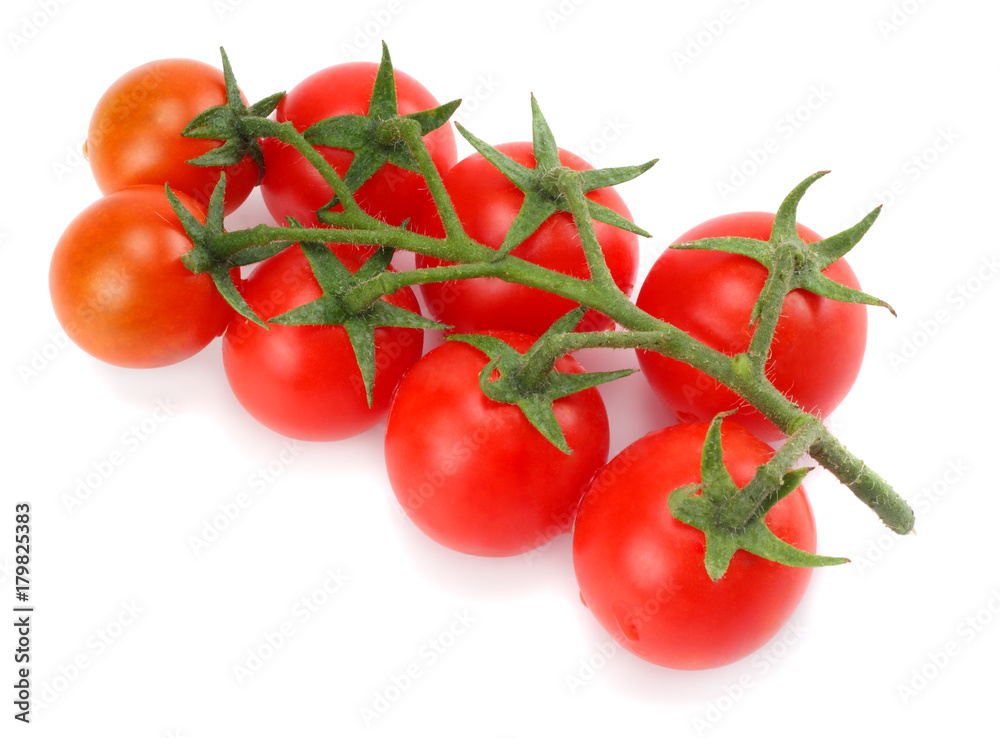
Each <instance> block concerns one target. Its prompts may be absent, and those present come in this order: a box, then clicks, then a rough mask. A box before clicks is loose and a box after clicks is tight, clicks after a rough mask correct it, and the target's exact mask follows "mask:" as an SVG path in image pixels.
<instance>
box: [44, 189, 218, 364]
mask: <svg viewBox="0 0 1000 738" xmlns="http://www.w3.org/2000/svg"><path fill="white" fill-rule="evenodd" d="M177 196H178V198H180V200H181V202H182V203H183V204H184V205H185V206H186V207H187V208H188V209H189V210H190V211H191V212H192V213H194V214H195V215H196V216H197V217H198V218H199V219H201V220H202V221H204V219H205V216H204V213H203V211H202V210H201V208H200V206H199V205H198V203H196V202H195V201H194V200H193V199H192V198H190V197H188V196H187V195H185V194H184V193H182V192H178V193H177ZM191 247H192V246H191V242H190V241H189V240H188V237H187V234H186V233H185V232H184V228H183V226H182V225H181V223H180V221H179V220H178V219H177V216H176V215H175V214H174V211H173V208H171V207H170V203H169V202H168V201H167V197H166V194H165V193H164V190H163V188H162V187H160V186H154V185H138V186H135V187H127V188H125V189H123V190H119V191H117V192H113V193H111V194H110V195H105V196H104V197H103V198H101V199H100V200H98V201H97V202H95V203H93V204H92V205H90V206H89V207H87V208H86V209H85V210H84V211H83V212H81V213H80V214H79V215H78V216H77V217H76V218H75V219H74V220H73V221H72V222H71V223H70V224H69V226H68V227H67V228H66V230H65V232H64V233H63V235H62V237H61V238H60V239H59V243H58V244H56V248H55V251H54V253H53V255H52V262H51V265H50V269H49V290H50V292H51V296H52V305H53V307H54V308H55V312H56V317H57V318H58V319H59V322H60V323H61V324H62V326H63V328H64V329H65V330H66V334H67V335H68V336H69V337H70V338H71V339H72V340H73V342H74V343H76V344H77V345H78V346H80V348H82V349H83V350H84V351H86V352H87V353H89V354H91V355H93V356H95V357H97V358H98V359H101V360H102V361H106V362H108V363H110V364H116V365H119V366H126V367H156V366H165V365H167V364H173V363H175V362H178V361H181V360H182V359H186V358H188V357H189V356H191V355H193V354H195V353H197V352H198V351H200V350H201V349H202V348H204V347H205V346H207V345H208V344H209V342H211V340H212V339H213V338H215V337H216V336H218V335H220V334H221V333H222V331H223V330H225V327H226V325H227V324H228V323H229V321H230V319H231V318H232V316H233V310H232V308H230V307H229V305H228V304H227V303H226V301H225V300H223V299H222V297H221V296H220V295H219V293H218V291H217V290H216V289H215V285H214V284H213V282H212V278H211V277H209V276H208V275H207V274H193V273H192V272H190V271H188V269H187V267H185V266H184V264H183V263H182V262H181V260H180V257H181V256H182V255H183V254H184V253H185V252H187V251H189V250H190V249H191Z"/></svg>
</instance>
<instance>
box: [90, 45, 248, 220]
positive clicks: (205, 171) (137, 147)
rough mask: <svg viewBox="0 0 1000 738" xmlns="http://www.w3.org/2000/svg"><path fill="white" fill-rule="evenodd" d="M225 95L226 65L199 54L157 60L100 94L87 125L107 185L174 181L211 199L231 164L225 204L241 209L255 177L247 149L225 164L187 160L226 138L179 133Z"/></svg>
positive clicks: (93, 158)
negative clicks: (220, 66)
mask: <svg viewBox="0 0 1000 738" xmlns="http://www.w3.org/2000/svg"><path fill="white" fill-rule="evenodd" d="M225 102H226V83H225V80H224V79H223V75H222V70H220V69H217V68H216V67H213V66H211V65H209V64H205V63H203V62H200V61H195V60H193V59H163V60H160V61H153V62H149V63H148V64H143V65H142V66H140V67H136V68H135V69H133V70H131V71H130V72H127V73H126V74H124V75H123V76H122V77H121V78H119V79H118V80H117V81H115V82H114V83H113V84H112V85H111V87H109V88H108V90H107V91H106V92H105V93H104V95H103V96H102V97H101V99H100V100H99V101H98V103H97V106H96V108H95V109H94V113H93V116H92V117H91V120H90V128H89V131H88V133H87V158H88V159H89V160H90V168H91V171H92V172H93V174H94V179H95V180H96V181H97V185H98V187H100V188H101V192H104V193H109V192H114V191H116V190H120V189H122V188H123V187H128V186H131V185H137V184H158V185H162V184H164V183H169V184H170V187H171V189H173V190H175V191H178V190H179V191H181V192H185V193H187V194H188V195H190V196H191V197H193V198H194V199H195V200H197V201H198V202H199V203H201V204H202V205H203V206H206V207H207V205H208V200H209V198H210V197H211V195H212V191H213V190H214V189H215V185H216V184H217V183H218V181H219V174H220V173H221V172H222V171H225V173H226V200H225V210H226V213H230V212H232V211H233V210H235V209H236V208H237V207H239V205H240V204H241V203H243V202H244V201H245V200H246V199H247V197H248V196H249V194H250V192H251V191H252V190H253V188H254V187H255V186H256V185H257V180H258V178H259V176H260V172H259V171H258V169H257V165H256V163H254V161H253V159H251V158H250V156H249V155H247V156H245V157H244V158H243V160H242V161H241V162H240V163H239V164H235V165H233V166H229V167H225V168H220V167H202V166H196V165H194V164H188V163H187V161H188V160H189V159H194V158H197V157H199V156H201V155H202V154H204V153H205V152H207V151H209V150H210V149H213V148H216V147H217V146H219V144H220V142H219V141H213V140H211V139H202V138H187V137H184V136H182V135H181V131H182V130H184V127H185V126H186V125H187V124H188V123H189V122H190V121H191V119H192V118H194V117H195V116H196V115H198V113H201V112H202V111H204V110H207V109H208V108H211V107H213V106H215V105H222V104H224V103H225Z"/></svg>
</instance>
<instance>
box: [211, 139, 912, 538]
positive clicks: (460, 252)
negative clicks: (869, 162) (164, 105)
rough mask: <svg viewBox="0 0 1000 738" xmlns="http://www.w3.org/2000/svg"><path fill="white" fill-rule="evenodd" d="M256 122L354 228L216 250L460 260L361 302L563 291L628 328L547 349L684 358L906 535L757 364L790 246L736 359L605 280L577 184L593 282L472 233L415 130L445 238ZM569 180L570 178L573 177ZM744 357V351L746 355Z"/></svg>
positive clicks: (882, 500) (902, 517)
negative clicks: (361, 193) (288, 248)
mask: <svg viewBox="0 0 1000 738" xmlns="http://www.w3.org/2000/svg"><path fill="white" fill-rule="evenodd" d="M254 120H255V122H254V125H255V126H256V128H254V129H253V132H254V134H255V135H262V136H270V137H274V138H277V139H278V140H280V141H282V142H284V143H287V144H289V145H292V146H294V147H295V148H296V149H297V150H298V151H300V152H301V153H302V155H303V156H305V157H306V158H307V159H308V160H309V161H310V162H311V163H312V164H313V165H314V166H315V167H316V168H317V169H318V170H319V171H320V172H321V173H322V174H323V176H324V178H325V179H326V180H327V181H328V182H329V184H330V185H331V187H332V188H333V190H334V193H335V194H336V195H337V197H338V198H339V199H340V201H341V203H343V206H344V211H345V213H344V215H345V219H344V223H345V224H351V223H353V224H355V225H356V226H357V227H353V228H351V227H348V228H337V229H333V231H334V233H335V238H331V235H332V234H331V229H330V228H276V227H271V226H264V225H261V226H255V227H253V228H249V229H247V230H244V231H235V232H232V233H225V234H222V235H219V236H218V237H217V240H216V242H215V243H214V244H213V248H216V249H218V250H219V253H222V254H233V253H235V252H237V251H240V250H241V249H244V248H250V247H259V246H263V245H266V244H268V243H271V242H274V241H288V240H291V241H331V240H336V241H337V242H341V243H349V244H357V245H372V246H388V247H392V248H400V249H404V250H407V251H412V252H415V253H419V254H424V255H426V256H432V257H436V258H440V259H443V260H446V261H451V262H457V264H455V265H454V266H447V267H437V268H431V269H426V270H415V271H412V272H406V273H400V274H392V273H387V274H385V275H380V276H379V277H377V278H375V279H372V280H370V281H369V282H367V283H365V284H363V285H360V286H359V287H358V288H357V289H356V292H355V293H353V295H352V297H351V300H352V301H353V302H356V303H357V304H358V305H361V306H363V305H365V304H370V303H371V302H374V300H377V299H379V297H380V296H381V295H383V294H388V293H391V292H394V291H396V290H398V289H400V287H402V286H407V285H416V284H423V283H427V282H439V281H443V280H449V279H464V278H468V277H480V276H491V277H497V278H499V279H502V280H504V281H507V282H514V283H518V284H523V285H526V286H529V287H537V288H539V289H543V290H545V291H547V292H550V293H552V294H555V295H560V296H562V297H565V298H567V299H569V300H572V301H573V302H576V303H578V304H580V305H582V306H584V307H587V308H591V309H594V310H596V311H598V312H600V313H603V314H604V315H606V316H608V317H609V318H611V319H612V320H614V321H615V322H617V323H618V324H620V325H621V326H622V327H623V328H625V329H626V331H625V332H621V331H618V332H615V331H605V332H599V333H580V334H570V335H566V336H562V337H559V339H558V340H556V341H553V345H552V347H551V348H550V349H548V351H550V352H552V351H555V350H556V349H557V348H567V349H568V350H576V349H578V348H585V347H610V348H641V349H646V350H650V351H655V352H657V353H660V354H662V355H664V356H667V357H669V358H672V359H676V360H679V361H682V362H684V363H687V364H689V365H691V366H692V367H694V368H695V369H698V370H700V371H702V372H704V373H705V374H707V375H708V376H709V377H711V378H713V379H715V380H716V381H718V382H720V383H721V384H723V385H725V386H727V387H729V388H730V389H732V390H733V391H735V392H736V393H737V394H739V395H740V396H741V397H743V398H744V399H745V400H746V401H747V402H748V403H749V404H750V405H752V406H753V407H755V408H757V409H758V410H759V411H760V412H761V413H762V414H763V415H764V416H765V417H767V418H768V419H769V420H771V422H773V423H774V424H775V425H776V426H777V427H778V428H779V429H781V430H782V431H783V432H785V433H790V435H791V436H792V437H793V439H794V440H792V441H790V443H792V444H793V445H791V446H788V444H786V446H788V451H787V453H786V454H783V455H782V456H781V457H780V458H781V462H780V463H785V462H786V461H788V458H789V457H791V456H793V455H794V453H796V452H800V451H801V448H800V447H801V446H804V445H805V444H806V441H807V440H808V439H809V436H810V434H812V433H816V434H817V435H816V437H815V440H813V441H812V442H811V444H809V448H808V450H809V453H810V454H811V455H812V457H813V458H814V459H815V460H816V461H817V462H819V463H820V464H821V465H823V466H824V467H825V468H827V469H828V470H830V471H831V472H832V473H833V474H834V475H835V476H836V477H837V478H838V479H839V480H840V481H841V482H843V483H844V484H845V485H846V486H847V487H848V488H850V489H851V490H852V492H853V493H854V494H855V495H856V496H857V497H858V498H859V499H860V500H861V501H862V502H864V503H865V504H866V505H868V506H869V507H870V508H871V509H872V510H874V511H875V512H876V513H877V514H878V515H879V517H880V518H882V520H883V521H884V522H885V523H886V525H888V526H889V527H890V528H891V529H892V530H894V531H896V532H898V533H906V532H909V531H910V530H911V529H912V527H913V512H912V510H910V508H909V506H907V505H906V503H905V502H904V501H903V500H902V499H901V498H900V497H899V496H898V495H897V494H896V493H895V491H894V490H893V489H892V487H891V486H890V485H889V484H888V483H886V482H885V480H883V479H882V478H881V477H879V476H878V475H877V474H875V473H874V472H873V471H871V470H870V469H869V468H868V467H867V466H866V465H865V463H864V462H863V461H861V460H860V459H858V458H857V457H855V456H853V455H852V454H851V453H850V452H849V451H848V450H847V449H846V448H845V447H844V446H843V445H842V444H841V443H840V442H839V441H837V439H836V438H834V437H833V435H832V434H830V433H829V431H827V430H826V429H825V428H823V427H822V425H821V424H820V422H819V420H818V419H816V418H814V417H813V416H811V415H810V414H809V413H806V412H805V411H803V410H802V409H801V408H799V407H798V406H797V405H795V403H793V402H792V401H790V400H789V399H788V398H786V397H785V396H784V395H782V394H781V393H780V392H779V391H778V390H777V389H775V388H774V386H773V385H772V384H771V383H770V382H769V381H767V379H766V377H765V376H764V375H763V362H764V360H765V359H766V356H767V350H768V347H769V346H770V341H771V339H772V338H773V333H774V327H775V325H776V323H777V320H778V317H779V316H780V312H781V309H780V308H781V304H782V303H783V300H784V295H785V293H786V292H787V280H788V279H790V278H791V271H790V269H791V268H793V267H794V264H793V263H792V262H791V257H792V256H793V255H791V254H789V255H787V256H785V257H783V258H779V260H778V265H777V269H776V270H775V271H776V273H777V276H776V277H775V278H774V279H772V280H771V285H769V286H768V289H767V290H766V294H765V295H764V296H763V298H762V300H763V303H764V304H762V306H761V307H762V308H763V309H762V311H761V314H760V319H759V322H758V325H757V328H756V330H755V333H754V338H753V339H752V342H751V348H750V350H749V351H748V354H747V355H741V356H744V357H745V358H744V360H742V361H741V360H740V357H739V356H738V357H736V358H735V359H734V358H731V357H729V356H728V355H726V354H723V353H721V352H719V351H715V350H713V349H711V348H710V347H708V346H706V345H704V344H702V343H701V342H699V341H697V340H695V339H694V338H692V337H691V336H690V335H688V334H687V333H685V332H684V331H681V330H680V329H678V328H676V327H675V326H673V325H670V324H668V323H665V322H663V321H661V320H658V319H656V318H654V317H653V316H651V315H649V314H648V313H645V312H644V311H642V310H640V309H639V308H638V307H636V306H635V304H634V303H632V302H631V301H630V300H629V299H628V297H627V296H626V295H624V294H623V293H622V292H621V291H620V290H619V289H618V288H617V287H615V286H614V284H613V282H611V283H610V285H609V284H608V282H610V275H609V274H607V267H606V265H604V262H603V258H602V257H600V258H599V254H600V246H599V244H597V241H596V236H595V235H594V231H593V224H592V222H591V220H590V217H589V214H588V213H587V210H586V208H587V206H586V202H585V199H584V197H583V194H582V192H580V188H579V185H578V184H576V185H573V186H571V185H567V186H565V189H564V192H565V195H566V197H567V199H568V201H569V202H570V205H571V208H572V210H573V215H574V219H575V220H576V222H577V224H578V226H579V229H580V233H581V239H582V241H583V242H584V245H585V250H586V253H587V254H588V257H587V258H588V262H589V263H591V273H592V275H593V279H589V280H584V279H578V278H576V277H571V276H568V275H565V274H561V273H559V272H555V271H552V270H549V269H545V268H543V267H540V266H538V265H536V264H532V263H530V262H526V261H524V260H522V259H518V258H516V257H512V256H510V255H507V256H504V257H501V258H499V259H498V258H497V252H496V251H495V250H493V249H491V248H489V247H488V246H485V245H483V244H480V243H477V242H476V241H474V240H472V239H471V238H469V237H468V235H467V234H466V233H465V231H464V229H463V228H462V226H461V222H460V221H459V219H458V216H457V214H456V213H455V210H454V207H453V205H452V203H451V200H450V198H449V197H448V193H447V192H446V190H445V188H444V185H443V182H442V181H441V178H440V174H439V173H438V172H437V169H436V167H435V166H434V165H433V162H432V161H431V160H430V155H429V153H428V152H427V150H426V146H425V144H424V142H423V140H422V139H421V138H420V137H419V136H416V135H414V133H413V131H411V130H410V128H411V127H410V126H403V127H401V131H402V133H403V136H404V139H405V140H406V142H407V144H408V145H409V146H410V148H411V150H412V151H413V155H414V157H415V158H416V160H417V162H418V164H419V166H420V169H421V170H422V173H423V175H424V177H425V180H426V182H427V186H428V189H429V191H430V192H431V194H432V196H433V197H434V200H435V203H436V204H437V206H438V210H439V212H440V213H441V217H442V221H443V223H444V226H445V230H446V234H447V235H446V236H445V238H432V237H429V236H424V235H422V234H417V233H413V232H410V231H407V230H404V229H400V228H394V227H390V226H386V225H385V224H384V223H381V221H377V220H376V219H374V218H371V217H370V216H367V215H366V214H364V213H363V211H361V209H360V207H359V206H358V205H357V202H356V201H355V200H354V197H353V195H352V194H351V193H350V192H349V191H348V189H347V187H346V186H345V185H344V183H343V180H342V179H341V178H340V176H339V175H337V173H336V172H335V171H334V170H333V168H332V167H330V165H329V164H328V163H327V162H326V160H325V159H323V157H322V156H321V155H320V154H319V153H318V152H317V151H316V149H314V148H313V147H312V146H311V145H310V144H309V142H308V141H307V140H306V139H305V137H303V136H302V134H300V133H299V132H298V131H296V130H295V128H294V127H293V126H292V125H291V124H285V123H281V124H279V123H275V122H273V121H265V120H264V119H254ZM568 181H570V182H571V180H568ZM601 275H607V276H601ZM783 290H784V291H783ZM746 359H749V362H748V361H746ZM548 361H549V356H548V355H545V356H541V355H540V358H539V361H538V366H541V365H542V364H547V363H548ZM747 364H749V367H748V366H747ZM748 369H749V370H748ZM799 424H805V425H806V427H807V429H808V432H807V430H804V429H803V428H799V429H798V431H796V432H792V431H793V430H794V429H795V428H797V427H798V425H799ZM779 453H781V452H779ZM789 463H791V462H789ZM767 473H770V472H767ZM755 504H756V505H757V506H758V507H759V503H757V501H755V500H752V499H748V500H746V501H740V502H734V503H733V508H734V511H733V512H732V518H733V519H734V520H737V519H741V518H742V517H744V516H745V515H746V514H747V513H746V510H747V509H750V508H753V509H756V508H755V507H754V506H755ZM749 514H750V515H751V516H752V514H753V511H752V510H751V512H750V513H749Z"/></svg>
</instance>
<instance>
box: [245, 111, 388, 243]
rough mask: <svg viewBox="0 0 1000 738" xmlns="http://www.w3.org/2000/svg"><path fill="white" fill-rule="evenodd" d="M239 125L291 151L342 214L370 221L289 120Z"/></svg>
mask: <svg viewBox="0 0 1000 738" xmlns="http://www.w3.org/2000/svg"><path fill="white" fill-rule="evenodd" d="M243 124H244V126H245V130H246V131H247V133H248V134H249V135H252V136H254V137H256V138H274V139H277V140H278V141H281V142H282V143H284V144H288V145H289V146H292V147H294V148H295V150H296V151H298V152H299V153H300V154H302V156H303V157H305V159H306V160H307V161H308V162H309V163H310V164H312V165H313V166H314V167H315V168H316V171H317V172H319V173H320V175H321V176H322V177H323V179H324V180H326V183H327V184H328V185H330V187H331V188H332V189H333V194H334V195H335V196H336V198H337V200H338V201H340V204H341V205H342V206H343V208H344V213H345V214H346V215H347V216H348V217H349V218H351V219H352V220H355V221H356V222H358V223H360V222H364V221H371V220H374V219H373V218H371V216H369V215H368V214H367V213H365V211H364V210H362V209H361V206H360V205H358V202H357V200H355V198H354V194H353V193H352V192H351V190H350V188H349V187H348V186H347V185H346V184H344V180H343V178H342V177H341V176H340V175H339V174H338V173H337V170H336V169H334V168H333V166H332V165H331V164H330V162H328V161H327V160H326V159H325V158H324V156H323V155H322V154H321V153H320V152H319V150H318V149H317V148H316V147H314V146H313V145H312V144H310V143H309V141H308V139H306V137H305V136H303V135H302V134H301V133H300V132H299V131H298V129H296V128H295V125H294V124H293V123H292V122H291V121H285V122H283V123H279V122H277V121H274V120H271V119H269V118H244V119H243Z"/></svg>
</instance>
